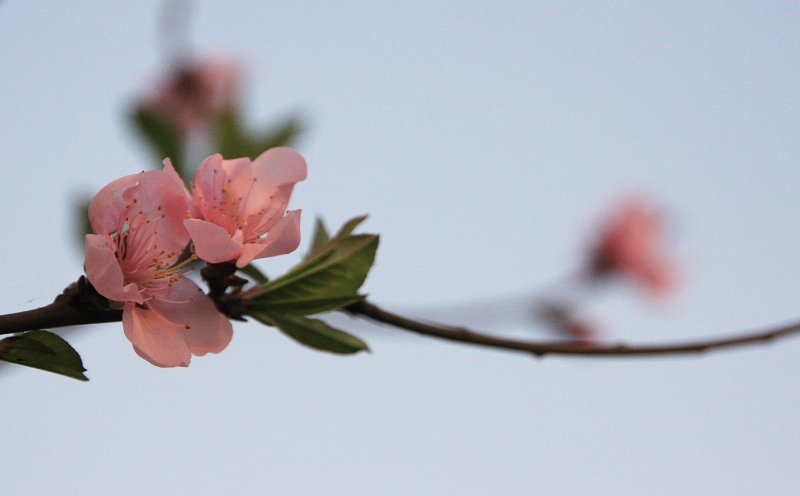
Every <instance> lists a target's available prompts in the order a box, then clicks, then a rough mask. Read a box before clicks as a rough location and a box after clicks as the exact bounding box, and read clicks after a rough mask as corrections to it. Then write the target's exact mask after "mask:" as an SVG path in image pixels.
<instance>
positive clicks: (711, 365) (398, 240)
mask: <svg viewBox="0 0 800 496" xmlns="http://www.w3.org/2000/svg"><path fill="white" fill-rule="evenodd" d="M160 5H161V4H160V2H157V1H136V2H132V1H119V2H105V1H99V0H92V1H84V2H56V1H35V0H27V1H23V0H5V1H3V2H0V116H2V118H0V156H2V161H3V164H2V172H3V174H5V176H4V177H5V180H4V181H3V182H2V194H0V209H2V211H3V212H4V215H2V216H0V232H2V233H3V236H0V254H2V263H0V280H2V281H3V284H2V285H0V312H2V313H9V312H15V311H21V310H26V309H30V308H34V307H38V306H42V305H45V304H47V303H49V302H50V301H52V299H53V297H54V296H55V295H56V294H58V293H59V292H61V290H62V289H63V288H64V287H65V286H67V285H68V284H69V283H70V282H72V281H74V280H75V279H76V278H77V277H78V276H79V275H81V273H82V257H81V254H80V250H79V249H78V248H77V247H76V243H75V242H74V232H73V225H72V210H71V208H70V205H71V202H72V200H73V198H75V196H76V195H78V194H80V192H89V193H91V192H94V191H96V190H97V189H99V188H100V187H102V186H103V185H104V184H106V183H108V182H110V181H111V180H113V179H115V178H117V177H120V176H122V175H126V174H131V173H134V172H137V171H139V170H143V169H147V168H150V164H151V162H152V157H151V155H150V154H149V151H148V150H146V149H144V148H143V146H142V144H141V142H139V141H138V140H137V138H136V137H135V136H134V134H133V133H132V132H131V130H130V128H129V126H128V125H127V123H126V121H125V113H126V112H127V108H128V106H129V104H130V102H131V101H132V100H133V99H134V98H136V96H137V95H141V94H143V93H145V92H147V91H148V90H149V88H150V87H151V86H152V84H153V83H154V82H155V81H156V80H157V79H158V78H159V76H160V74H162V72H163V71H164V68H165V67H164V64H165V60H164V57H163V56H162V53H161V51H160V49H159V44H158V23H159V15H160V8H161V6H160ZM191 22H192V28H191V38H192V41H193V43H194V46H195V54H196V55H197V56H198V57H206V56H215V57H233V58H235V59H236V60H238V61H240V62H241V63H242V64H243V66H244V68H245V72H246V75H247V80H248V84H247V87H246V100H245V103H246V108H247V115H248V118H249V119H250V121H251V123H252V124H253V125H254V126H255V125H261V126H263V125H265V124H266V123H268V122H271V121H274V120H275V119H277V118H279V117H281V116H285V115H287V114H290V113H300V114H301V115H303V116H305V118H306V122H307V125H308V132H307V133H306V134H305V135H304V137H303V139H302V140H301V142H300V143H299V145H298V147H297V148H298V150H299V151H301V152H302V153H303V154H304V156H305V157H306V159H307V161H308V165H309V176H308V179H307V180H306V181H305V182H303V183H300V184H299V185H298V186H297V187H296V188H295V193H294V195H293V197H292V204H291V206H292V208H302V209H303V216H304V220H303V234H304V236H305V239H306V240H307V239H308V237H309V235H310V232H311V228H312V224H313V218H314V216H315V215H322V216H324V218H325V219H326V221H327V222H328V223H329V225H331V226H332V227H338V225H340V224H341V223H342V222H343V221H345V220H347V219H349V218H351V217H354V216H356V215H360V214H364V213H368V214H369V215H370V217H369V220H368V221H367V222H366V223H365V224H364V225H363V228H362V229H363V230H364V231H366V232H377V233H380V235H381V246H380V249H379V252H378V258H377V262H376V264H375V267H374V270H373V272H372V273H371V275H370V277H369V279H368V280H367V282H366V285H365V287H364V290H365V291H366V292H368V293H369V294H370V298H371V299H372V300H373V301H375V302H376V303H378V304H380V305H383V306H385V307H387V308H393V309H408V310H409V312H411V313H414V312H419V313H421V314H424V309H434V310H437V311H438V312H439V315H444V316H447V314H448V310H447V309H448V308H457V307H459V306H460V305H465V304H469V305H471V306H472V307H474V308H478V309H480V308H483V306H482V305H483V302H486V301H503V300H508V301H516V300H517V299H519V297H520V295H525V294H529V293H531V292H533V291H536V290H537V288H542V287H544V286H546V285H548V284H550V283H552V282H553V281H554V280H558V279H559V278H560V277H562V276H564V275H565V274H568V273H570V272H571V271H574V270H575V269H576V268H577V267H578V266H579V264H580V263H581V261H582V260H583V257H584V255H585V249H586V246H587V245H588V243H589V242H590V241H591V239H592V234H593V233H594V232H595V230H596V226H597V223H598V220H600V219H602V218H603V217H604V215H605V214H606V212H608V210H609V209H610V208H612V207H613V205H615V202H616V201H617V200H618V199H619V198H621V197H625V196H626V195H632V194H633V195H640V196H644V197H646V198H648V199H650V200H652V201H653V202H654V203H655V204H657V205H659V206H661V207H662V208H664V211H665V212H666V213H667V219H668V221H669V222H668V226H669V230H668V233H669V240H670V242H672V243H673V244H674V246H675V248H676V257H677V258H678V260H679V261H680V267H681V274H682V282H683V284H682V286H681V287H680V291H679V292H677V293H676V294H675V295H674V297H673V298H670V299H668V300H665V301H663V302H654V301H653V300H652V299H649V298H647V297H646V296H645V295H643V294H641V293H640V292H639V291H637V289H636V288H635V287H631V286H628V285H624V284H621V285H619V286H617V287H615V288H614V289H615V290H614V291H612V292H609V293H608V294H607V295H604V296H603V297H601V298H600V299H599V301H598V302H597V304H596V305H594V306H593V307H592V311H593V312H594V315H596V316H597V318H598V320H599V321H600V322H601V323H602V325H603V327H604V329H605V330H606V332H607V334H608V335H609V336H610V337H613V338H619V339H625V340H627V341H632V342H650V341H672V340H678V339H682V338H688V337H701V336H713V335H719V334H724V333H731V332H735V331H742V330H748V329H757V328H765V327H768V326H770V325H775V324H780V323H785V322H790V321H792V320H793V319H797V318H798V316H800V263H798V252H799V249H800V229H798V225H797V219H798V214H800V194H798V191H800V167H799V164H798V159H800V154H799V153H798V152H800V149H799V147H798V143H800V141H799V140H798V138H800V86H798V81H800V73H799V71H798V69H800V30H798V26H800V4H798V3H797V2H768V3H767V2H764V3H761V2H759V3H758V4H757V5H756V3H755V2H730V1H725V2H677V1H670V2H647V3H646V4H645V3H644V2H629V3H628V2H607V3H606V2H588V1H583V2H571V3H568V2H564V3H558V4H556V3H549V4H548V3H541V4H536V3H534V2H502V3H497V2H471V1H466V2H465V1H462V2H430V1H424V2H423V1H419V2H415V1H406V2H402V3H401V2H396V3H391V2H356V1H346V0H345V1H341V2H310V1H302V0H295V1H292V2H255V1H252V2H238V3H234V4H232V3H230V2H214V1H210V0H206V1H198V2H196V5H195V7H194V9H193V15H192V18H191ZM303 251H304V250H300V251H299V252H298V253H296V254H291V255H288V256H285V257H280V258H278V259H270V260H265V261H262V263H260V267H262V268H263V269H264V270H265V271H266V272H268V273H269V274H270V275H273V276H274V275H278V274H280V273H281V272H282V271H284V270H286V269H287V268H288V267H290V266H291V265H293V264H294V263H296V262H297V261H298V260H299V258H300V255H301V253H302V252H303ZM449 314H450V317H451V320H452V321H453V322H456V321H459V320H462V321H463V320H464V315H463V314H462V313H460V312H458V311H450V312H449ZM501 320H502V319H497V321H496V322H497V323H498V325H497V326H496V327H497V328H496V329H491V330H494V331H508V332H516V333H520V332H523V331H524V332H529V331H528V330H527V329H519V328H513V329H503V328H502V326H501V325H499V324H500V321H501ZM492 321H493V319H492V318H487V319H485V322H481V325H482V326H485V327H492ZM343 322H345V324H344V325H347V321H343ZM465 323H470V321H469V319H467V321H466V322H465ZM351 324H352V325H351V327H348V328H349V329H351V330H353V332H355V333H357V334H359V335H360V336H361V337H362V338H364V339H365V340H367V342H368V343H369V344H370V346H371V349H372V352H371V353H369V354H359V355H357V356H351V357H340V356H332V355H329V354H325V353H320V352H316V351H312V350H309V349H307V348H304V347H302V346H300V345H297V344H296V343H295V342H293V341H291V340H290V339H288V338H286V337H285V336H283V335H281V334H280V333H279V332H278V331H276V330H274V329H271V328H267V327H264V326H260V325H257V324H241V323H236V324H235V325H234V339H233V341H232V343H231V344H230V346H228V348H227V349H226V350H225V351H224V352H223V353H221V354H219V355H210V356H206V357H202V358H195V359H194V360H193V361H192V364H191V366H190V367H189V368H187V369H158V368H156V367H153V366H152V365H150V364H149V363H147V362H145V361H144V360H142V359H140V358H139V357H138V356H136V354H135V353H134V352H133V351H132V349H131V346H130V343H129V342H128V341H127V340H126V339H125V337H124V335H123V333H122V326H121V324H109V325H104V326H95V327H93V328H90V329H85V330H82V331H78V332H75V333H73V334H71V335H70V337H69V338H68V339H69V340H70V342H71V343H72V344H73V345H74V346H75V348H77V349H78V351H79V352H80V353H81V355H82V357H83V360H84V365H85V366H86V367H87V368H88V372H87V375H88V376H89V377H90V378H91V381H90V382H88V383H81V382H78V381H74V380H71V379H67V378H64V377H61V376H57V375H54V374H47V373H44V372H40V371H36V370H29V369H23V368H21V367H18V368H16V369H14V370H11V367H5V369H4V370H2V374H1V375H0V391H2V401H0V438H1V439H2V446H0V481H2V483H0V487H2V492H4V493H8V494H82V495H107V494H118V495H140V494H152V495H161V494H165V495H166V494H197V495H205V494H209V495H210V494H287V495H289V494H291V495H301V494H302V495H305V494H308V495H319V494H324V495H328V494H331V495H340V494H341V495H375V494H381V495H383V494H386V495H420V494H425V495H427V494H431V495H439V494H458V495H472V494H474V495H485V494H503V495H506V494H508V495H517V494H520V495H523V494H525V495H527V494H537V495H565V494H567V495H571V494H575V495H586V494H592V495H615V496H621V495H641V494H670V495H695V494H706V495H727V496H729V495H749V494H769V495H795V494H798V493H800V470H798V467H797V460H798V455H800V429H799V428H798V416H799V414H800V396H799V395H798V394H797V393H798V390H800V374H799V372H800V365H798V356H800V339H798V338H793V339H788V340H784V341H779V342H776V343H773V344H771V345H767V346H755V347H750V348H747V349H739V350H735V351H725V352H719V353H714V354H710V355H707V356H703V357H694V356H692V357H671V358H658V359H654V358H650V359H643V358H637V359H630V358H625V359H586V358H559V357H548V358H546V359H533V358H530V357H528V356H525V355H522V354H514V353H510V352H500V351H492V350H488V349H483V348H477V347H470V346H467V345H458V344H452V343H447V342H439V341H435V340H432V339H428V338H422V337H416V336H410V335H408V336H407V335H405V334H403V333H400V332H395V331H389V330H384V329H381V328H376V327H373V328H368V327H365V326H364V325H363V324H362V323H359V322H352V323H351ZM530 336H531V337H539V338H543V337H547V336H546V335H545V334H542V333H537V332H536V331H530Z"/></svg>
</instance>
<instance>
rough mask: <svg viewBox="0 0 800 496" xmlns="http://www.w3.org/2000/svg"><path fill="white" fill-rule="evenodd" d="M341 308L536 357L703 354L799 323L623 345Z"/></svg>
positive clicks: (364, 305)
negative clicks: (525, 337)
mask: <svg viewBox="0 0 800 496" xmlns="http://www.w3.org/2000/svg"><path fill="white" fill-rule="evenodd" d="M344 310H345V311H347V312H349V313H351V314H353V315H363V316H364V317H368V318H370V319H372V320H375V321H377V322H382V323H384V324H389V325H391V326H394V327H399V328H401V329H405V330H407V331H411V332H415V333H417V334H422V335H424V336H431V337H436V338H441V339H447V340H450V341H458V342H461V343H468V344H474V345H478V346H488V347H491V348H500V349H504V350H512V351H521V352H525V353H532V354H534V355H536V356H539V357H541V356H544V355H548V354H553V355H580V356H606V357H607V356H614V357H618V356H653V355H678V354H688V353H703V352H706V351H710V350H718V349H723V348H731V347H734V346H745V345H749V344H756V343H765V342H768V341H771V340H773V339H777V338H781V337H785V336H788V335H790V334H797V333H800V323H795V324H791V325H787V326H784V327H780V328H777V329H772V330H767V331H760V332H752V333H746V334H742V335H739V336H735V337H730V338H717V339H708V340H703V341H695V342H688V343H678V344H664V345H625V344H604V343H557V342H556V343H544V342H534V341H522V340H517V339H509V338H502V337H498V336H492V335H489V334H484V333H481V332H476V331H473V330H470V329H467V328H465V327H449V326H442V325H437V324H431V323H425V322H420V321H417V320H412V319H408V318H406V317H402V316H400V315H397V314H393V313H391V312H387V311H386V310H382V309H381V308H378V307H377V306H375V305H373V304H372V303H369V302H367V301H366V300H365V301H361V302H358V303H354V304H353V305H350V306H348V307H346V308H345V309H344Z"/></svg>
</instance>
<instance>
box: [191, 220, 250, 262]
mask: <svg viewBox="0 0 800 496" xmlns="http://www.w3.org/2000/svg"><path fill="white" fill-rule="evenodd" d="M183 225H184V226H185V227H186V230H187V231H189V235H190V236H191V238H192V241H193V242H194V251H195V253H197V256H198V257H200V258H201V259H203V260H205V261H206V262H210V263H221V262H227V261H228V260H233V259H234V258H236V257H237V256H238V255H239V251H240V250H241V249H242V247H241V246H240V245H239V244H237V243H236V242H234V241H233V240H232V239H231V237H230V235H229V234H228V231H226V230H225V229H224V228H222V227H220V226H217V225H214V224H212V223H211V222H208V221H205V220H199V219H186V220H185V221H183Z"/></svg>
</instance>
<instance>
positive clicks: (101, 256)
mask: <svg viewBox="0 0 800 496" xmlns="http://www.w3.org/2000/svg"><path fill="white" fill-rule="evenodd" d="M84 266H85V269H86V277H88V278H89V282H90V283H92V285H93V286H94V288H95V289H96V290H97V292H98V293H100V294H101V295H103V296H105V297H106V298H108V299H109V300H113V301H133V302H136V303H144V300H143V299H142V295H141V294H140V293H139V288H138V287H137V286H136V284H134V283H129V284H127V285H125V284H124V283H125V278H124V276H123V274H122V268H121V267H120V266H119V262H118V261H117V256H116V254H115V253H114V249H113V248H112V246H111V240H110V238H109V237H108V235H105V236H101V235H99V234H87V235H86V259H85V262H84Z"/></svg>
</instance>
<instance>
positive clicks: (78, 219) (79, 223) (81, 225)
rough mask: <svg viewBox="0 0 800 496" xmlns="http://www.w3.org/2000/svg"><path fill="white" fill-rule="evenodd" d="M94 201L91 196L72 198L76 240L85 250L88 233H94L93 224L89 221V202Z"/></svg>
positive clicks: (79, 246)
mask: <svg viewBox="0 0 800 496" xmlns="http://www.w3.org/2000/svg"><path fill="white" fill-rule="evenodd" d="M91 202H92V199H91V198H90V197H81V198H76V199H74V200H72V212H73V219H74V222H75V234H76V236H75V241H76V242H77V243H78V248H80V249H81V250H83V247H84V245H86V235H87V234H92V224H91V223H90V222H89V204H90V203H91Z"/></svg>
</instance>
